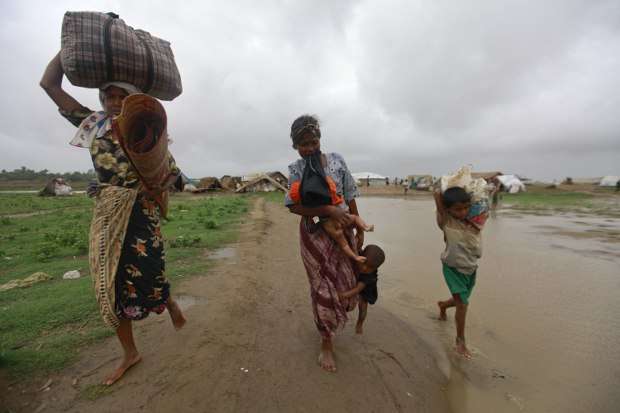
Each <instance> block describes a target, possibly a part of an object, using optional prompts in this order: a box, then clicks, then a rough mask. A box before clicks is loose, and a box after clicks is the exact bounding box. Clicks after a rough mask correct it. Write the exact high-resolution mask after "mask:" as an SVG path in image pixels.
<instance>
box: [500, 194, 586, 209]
mask: <svg viewBox="0 0 620 413" xmlns="http://www.w3.org/2000/svg"><path fill="white" fill-rule="evenodd" d="M592 198H594V196H593V195H591V194H587V193H584V192H523V193H519V194H503V202H504V203H506V204H510V205H513V206H514V207H517V208H524V209H540V208H553V209H568V208H591V207H592V205H593V204H592Z"/></svg>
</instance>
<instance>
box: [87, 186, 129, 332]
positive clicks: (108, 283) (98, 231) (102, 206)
mask: <svg viewBox="0 0 620 413" xmlns="http://www.w3.org/2000/svg"><path fill="white" fill-rule="evenodd" d="M137 194H138V191H137V190H136V189H129V188H123V187H120V186H105V187H104V188H103V189H102V190H101V192H100V193H99V194H98V195H97V199H96V202H95V209H94V211H93V219H92V222H91V225H90V239H89V241H90V249H89V254H88V255H89V261H90V273H91V276H92V277H93V285H94V287H95V295H96V297H97V303H99V311H100V313H101V317H103V321H104V322H105V323H106V324H107V325H108V326H110V327H112V328H115V329H116V328H118V326H119V325H120V321H119V319H118V317H117V315H116V310H115V308H116V305H115V304H116V294H115V278H116V271H117V268H118V262H119V259H120V257H121V253H122V249H123V242H124V240H125V233H126V231H127V224H128V222H129V217H130V216H131V211H132V206H133V204H134V202H135V201H136V196H137Z"/></svg>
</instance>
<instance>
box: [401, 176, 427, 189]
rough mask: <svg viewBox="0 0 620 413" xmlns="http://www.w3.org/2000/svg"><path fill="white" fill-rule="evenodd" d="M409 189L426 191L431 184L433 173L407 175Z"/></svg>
mask: <svg viewBox="0 0 620 413" xmlns="http://www.w3.org/2000/svg"><path fill="white" fill-rule="evenodd" d="M407 180H408V181H409V188H410V189H417V190H418V191H428V190H430V189H431V187H432V186H433V182H434V180H433V175H409V176H407Z"/></svg>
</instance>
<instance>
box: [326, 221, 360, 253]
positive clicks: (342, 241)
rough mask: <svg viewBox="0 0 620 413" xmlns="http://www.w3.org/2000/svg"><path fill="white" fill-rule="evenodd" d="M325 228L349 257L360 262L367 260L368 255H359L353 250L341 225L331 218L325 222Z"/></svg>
mask: <svg viewBox="0 0 620 413" xmlns="http://www.w3.org/2000/svg"><path fill="white" fill-rule="evenodd" d="M323 229H324V230H325V232H327V234H328V235H329V236H330V237H331V238H332V239H333V240H334V241H336V243H337V244H338V246H339V247H340V248H341V249H342V250H343V251H344V253H345V254H346V255H347V257H349V258H351V259H353V260H355V261H357V262H359V263H364V262H366V257H362V256H361V255H357V254H356V253H355V252H353V250H352V249H351V246H350V245H349V243H348V242H347V239H346V237H345V236H344V231H343V230H342V227H341V226H340V225H338V224H336V223H335V222H334V221H332V220H331V219H330V220H327V221H325V222H323Z"/></svg>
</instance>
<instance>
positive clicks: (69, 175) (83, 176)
mask: <svg viewBox="0 0 620 413" xmlns="http://www.w3.org/2000/svg"><path fill="white" fill-rule="evenodd" d="M59 177H60V178H63V179H64V180H65V181H68V182H79V181H87V182H88V181H92V180H94V179H95V171H94V170H92V169H89V170H88V171H87V172H80V171H75V172H65V173H57V172H50V171H48V170H47V169H42V170H40V171H35V170H34V169H28V168H26V167H25V166H22V167H21V168H19V169H14V170H12V171H7V170H6V169H3V170H2V171H0V181H41V180H48V179H52V178H59Z"/></svg>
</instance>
